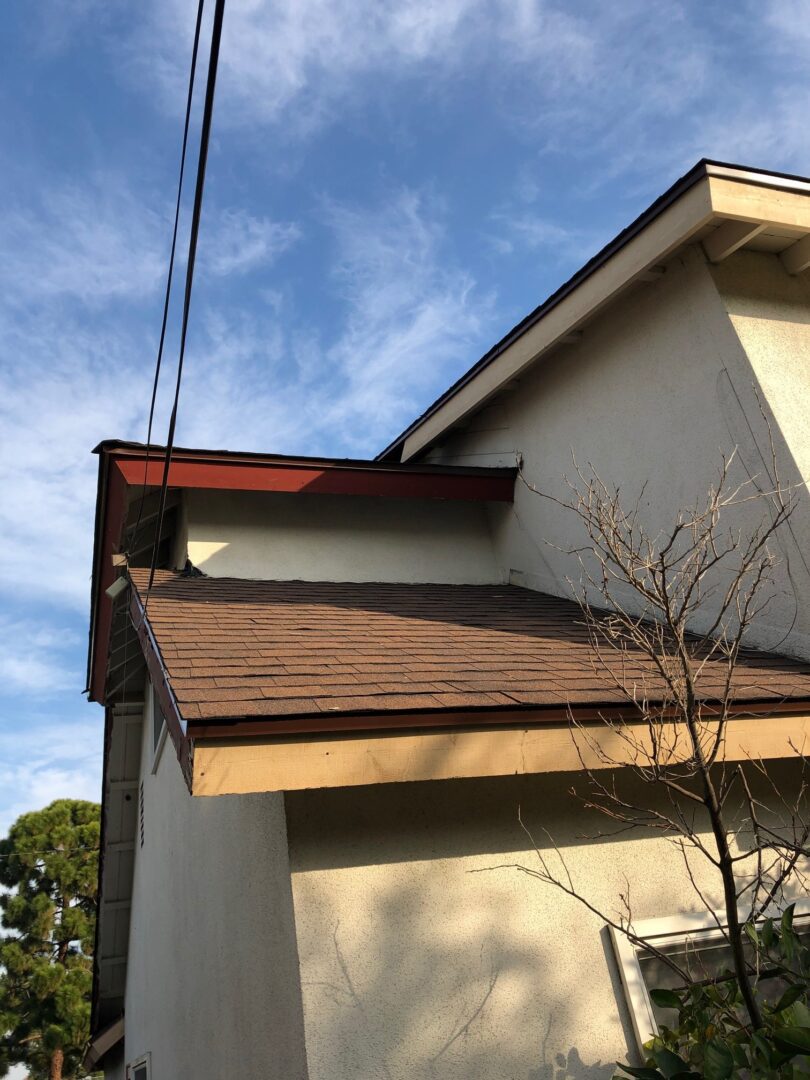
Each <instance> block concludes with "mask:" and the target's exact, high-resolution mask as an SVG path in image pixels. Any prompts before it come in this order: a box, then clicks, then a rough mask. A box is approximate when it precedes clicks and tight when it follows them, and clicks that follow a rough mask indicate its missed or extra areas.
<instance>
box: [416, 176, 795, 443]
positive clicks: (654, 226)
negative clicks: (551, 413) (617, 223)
mask: <svg viewBox="0 0 810 1080" xmlns="http://www.w3.org/2000/svg"><path fill="white" fill-rule="evenodd" d="M746 175H747V174H746ZM751 175H752V176H755V175H756V174H751ZM729 220H732V221H742V222H751V223H752V226H755V227H756V228H752V235H753V234H754V232H758V231H761V229H762V228H774V227H775V228H786V229H790V230H796V231H797V232H803V231H807V232H810V197H808V191H807V183H806V182H805V183H804V184H803V185H800V184H799V182H798V181H797V183H796V190H783V189H774V188H771V187H767V186H765V185H764V184H762V183H760V182H755V181H753V180H752V181H751V182H744V181H742V180H741V179H739V178H737V177H735V178H734V179H729V178H726V177H724V176H715V175H708V176H705V177H704V178H703V179H702V180H700V181H699V182H698V183H696V184H695V185H694V186H692V187H691V188H689V190H688V191H686V192H685V193H684V194H683V195H682V196H681V197H680V198H678V199H677V200H676V201H675V202H674V203H672V204H671V205H670V206H669V207H667V209H666V210H664V211H663V212H662V213H661V214H659V215H658V217H656V218H655V219H654V220H653V221H652V222H650V224H649V225H647V226H646V227H645V228H644V229H643V230H642V231H641V232H640V233H639V234H638V235H637V236H635V237H634V238H633V239H632V240H631V241H629V242H628V243H627V244H625V245H624V247H622V248H621V249H620V250H619V251H617V252H616V253H615V254H614V255H613V256H612V257H611V258H609V259H608V260H607V262H605V263H603V264H602V265H601V266H600V267H598V268H597V269H596V270H594V271H593V273H591V274H590V275H589V276H588V277H587V278H586V279H585V280H584V281H582V282H581V283H580V284H579V286H578V287H577V288H575V289H574V290H573V291H572V292H570V293H569V294H568V295H567V296H566V297H565V298H564V299H563V300H561V301H560V302H559V303H558V304H556V305H555V306H554V307H553V308H552V309H551V310H550V311H549V312H547V313H546V314H545V315H544V316H543V318H541V319H540V320H539V321H538V322H536V323H535V324H534V325H533V326H531V327H529V328H528V329H527V330H526V332H525V333H523V334H522V335H521V336H520V337H519V338H517V339H516V340H515V341H514V342H513V343H512V344H511V345H509V347H508V348H507V349H505V350H504V352H503V353H501V355H500V356H498V357H497V359H495V360H493V362H492V363H491V364H489V365H488V366H487V367H485V368H483V369H482V370H481V371H480V372H479V373H478V374H477V375H475V376H473V378H471V379H470V380H469V381H468V382H467V383H465V384H463V385H462V386H460V387H459V389H458V391H457V392H456V393H455V394H454V395H453V397H451V398H449V399H448V400H447V401H446V402H444V404H442V405H441V406H439V408H437V409H436V411H435V412H433V413H431V414H430V415H428V416H427V417H426V418H425V420H424V421H423V423H422V424H420V425H419V427H417V428H415V429H414V430H413V431H412V432H411V433H410V435H408V436H407V438H406V439H405V441H404V443H403V448H402V461H403V462H404V461H409V460H411V459H413V458H414V457H416V455H417V454H419V453H420V452H422V451H424V450H425V449H426V448H427V447H428V446H429V445H430V444H431V443H433V442H435V441H436V440H437V439H439V438H440V437H441V436H442V435H443V434H444V433H445V432H446V431H447V430H448V428H450V427H452V426H453V425H454V424H456V423H457V422H458V421H460V420H462V419H463V418H464V417H465V416H467V415H469V414H470V413H471V412H473V411H474V410H475V409H477V408H479V407H480V406H481V404H482V403H483V402H485V401H486V400H487V398H489V397H491V396H492V395H493V394H495V393H497V391H498V390H500V389H501V388H502V387H503V386H504V385H505V384H506V383H508V382H510V381H511V380H512V379H514V378H515V377H516V376H518V375H519V374H520V373H521V372H522V371H524V370H525V369H526V368H528V367H529V366H530V365H531V364H533V363H534V362H535V361H536V360H538V359H539V358H540V357H541V356H543V355H544V354H545V353H547V352H549V351H550V350H551V349H553V348H555V347H557V346H558V345H561V344H562V343H563V342H564V339H565V338H566V337H567V336H570V335H571V334H572V333H574V332H575V331H577V330H578V329H580V328H581V327H582V326H583V325H584V323H585V322H587V320H588V319H590V318H592V317H593V316H594V315H595V314H597V313H598V312H599V311H601V310H602V309H603V308H605V307H606V306H607V305H608V304H610V303H611V302H612V301H613V300H614V299H616V298H617V297H618V296H619V295H620V294H621V293H622V292H623V291H624V290H625V289H627V288H628V287H629V286H630V285H632V284H634V283H635V282H637V281H640V280H644V279H645V277H646V276H648V275H649V274H650V272H651V271H652V270H653V269H654V268H655V267H657V266H660V264H661V263H664V262H666V260H667V259H669V258H671V256H672V255H674V254H675V253H676V252H677V251H678V250H679V249H680V248H682V247H684V246H685V245H686V244H689V243H690V242H693V241H694V239H695V237H697V236H698V234H699V233H701V232H702V231H703V230H704V229H705V228H706V226H708V225H711V224H712V223H714V222H717V223H720V222H725V221H729Z"/></svg>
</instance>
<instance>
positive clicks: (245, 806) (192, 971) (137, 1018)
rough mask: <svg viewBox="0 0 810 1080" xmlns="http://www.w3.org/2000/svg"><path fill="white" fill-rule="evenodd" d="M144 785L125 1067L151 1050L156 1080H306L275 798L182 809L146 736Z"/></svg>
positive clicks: (280, 812)
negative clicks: (153, 759)
mask: <svg viewBox="0 0 810 1080" xmlns="http://www.w3.org/2000/svg"><path fill="white" fill-rule="evenodd" d="M142 779H143V781H144V793H145V805H144V815H145V816H144V844H143V847H137V849H136V860H135V880H134V887H133V896H132V919H131V926H130V941H129V964H128V969H127V989H126V1005H125V1008H126V1036H125V1050H126V1060H127V1061H132V1060H133V1059H135V1058H137V1057H138V1056H139V1055H141V1054H143V1053H145V1052H147V1051H148V1052H150V1053H151V1055H152V1080H183V1078H186V1077H187V1078H189V1080H191V1078H194V1080H230V1078H233V1080H236V1078H237V1077H238V1078H239V1080H242V1078H244V1080H253V1078H255V1080H259V1078H261V1080H273V1078H277V1080H303V1078H305V1077H306V1075H307V1074H306V1064H305V1054H304V1043H303V1027H302V1016H301V1001H300V991H299V984H298V966H297V957H296V953H295V929H294V924H293V914H292V897H291V892H290V879H289V867H288V861H287V843H286V830H285V820H284V807H283V797H282V796H281V795H276V794H267V795H249V796H238V797H230V796H222V797H220V798H217V799H192V798H191V796H190V795H189V794H188V791H187V789H186V787H185V785H184V783H183V780H182V777H181V773H180V768H179V766H178V763H177V761H176V760H175V758H174V755H173V751H172V747H171V745H170V744H168V743H167V744H166V746H165V747H164V752H163V754H162V756H161V758H160V762H159V766H158V769H157V773H156V774H155V775H154V776H153V775H152V772H151V739H150V733H149V732H147V735H146V738H145V740H144V751H143V767H142ZM136 844H137V841H136ZM113 1075H114V1074H113Z"/></svg>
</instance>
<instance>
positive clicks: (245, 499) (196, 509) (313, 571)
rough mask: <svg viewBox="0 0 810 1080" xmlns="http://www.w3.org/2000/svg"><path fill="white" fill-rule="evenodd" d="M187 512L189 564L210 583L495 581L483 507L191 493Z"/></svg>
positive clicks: (354, 498)
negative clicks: (229, 580) (216, 580)
mask: <svg viewBox="0 0 810 1080" xmlns="http://www.w3.org/2000/svg"><path fill="white" fill-rule="evenodd" d="M185 512H186V515H187V529H188V553H189V558H190V559H191V561H192V562H193V563H194V565H195V566H199V567H200V568H201V569H203V570H204V571H205V572H206V573H207V574H211V575H213V576H214V577H241V578H264V579H269V580H287V581H289V580H301V581H400V582H421V581H436V582H446V583H451V584H452V583H460V584H461V583H463V584H469V585H485V584H497V583H499V582H500V580H501V578H500V576H499V570H498V568H497V566H496V563H495V558H494V553H493V548H492V540H491V536H490V530H489V523H488V520H487V516H486V512H485V509H484V506H483V504H482V503H465V502H450V501H445V500H440V499H434V500H417V499H385V498H370V497H360V496H335V495H285V494H269V495H268V494H265V495H258V494H246V493H243V492H234V493H212V492H197V491H190V492H188V493H187V498H186V511H185Z"/></svg>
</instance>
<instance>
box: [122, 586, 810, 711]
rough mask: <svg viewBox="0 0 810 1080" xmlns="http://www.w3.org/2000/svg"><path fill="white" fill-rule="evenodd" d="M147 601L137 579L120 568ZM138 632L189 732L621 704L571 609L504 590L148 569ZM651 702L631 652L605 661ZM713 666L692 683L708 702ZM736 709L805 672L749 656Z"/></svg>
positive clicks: (643, 663)
mask: <svg viewBox="0 0 810 1080" xmlns="http://www.w3.org/2000/svg"><path fill="white" fill-rule="evenodd" d="M130 576H131V577H132V580H133V583H134V585H135V587H136V588H137V589H138V592H139V595H140V596H141V597H143V596H144V594H145V592H146V584H147V581H148V571H147V570H138V569H132V570H130ZM148 620H149V623H150V625H151V627H152V630H153V633H154V635H155V639H156V641H157V644H158V647H159V649H160V652H161V654H162V656H163V661H164V663H165V666H166V669H167V672H168V674H169V678H170V681H171V686H172V689H173V692H174V694H175V697H176V699H177V703H178V706H179V710H180V713H181V715H182V717H183V718H184V719H186V720H188V721H195V720H198V721H200V720H220V719H233V718H246V717H263V718H267V719H272V718H273V717H277V718H279V719H281V718H288V717H298V716H313V715H317V714H324V713H325V714H333V715H335V716H339V715H342V714H357V713H369V712H373V713H377V712H379V713H389V712H392V711H398V710H417V711H420V712H421V711H433V710H447V709H450V710H454V709H456V710H457V709H465V710H469V709H479V708H481V709H487V710H492V709H504V708H508V709H519V708H524V707H547V706H556V707H558V708H559V707H561V706H566V705H569V704H570V705H573V706H582V705H584V706H603V705H610V704H612V705H622V704H627V703H628V702H629V699H628V696H627V694H626V693H624V692H623V691H622V690H621V689H619V688H617V686H616V683H615V680H614V678H612V677H611V675H610V673H609V672H607V671H606V670H605V668H604V665H603V664H602V663H600V661H599V660H598V659H597V657H596V653H595V651H594V649H593V646H592V644H591V642H590V640H589V636H588V631H587V629H586V627H585V626H584V625H583V624H582V615H581V613H580V610H579V608H578V607H577V606H576V605H575V604H573V603H571V602H570V601H567V600H562V599H559V598H557V597H553V596H548V595H546V594H543V593H537V592H533V591H530V590H528V589H522V588H518V587H517V586H511V585H483V586H481V585H396V584H385V583H365V582H364V583H354V582H346V583H335V582H302V581H246V580H240V579H235V578H208V577H199V578H194V577H184V576H182V575H180V574H176V573H172V572H169V571H158V573H157V575H156V579H155V584H154V587H153V589H152V593H151V595H150V598H149V605H148ZM609 657H610V661H611V663H612V664H614V665H615V670H616V671H618V665H619V664H620V663H621V665H622V667H621V672H622V679H623V681H624V683H625V685H626V684H627V682H628V680H630V681H632V680H635V679H637V680H638V683H639V685H642V684H643V685H644V686H645V687H646V688H647V690H648V691H649V692H651V694H652V696H654V692H655V688H656V686H657V685H658V684H657V682H656V679H655V677H654V675H653V673H652V670H651V666H650V664H649V662H648V661H647V660H646V659H645V658H644V657H643V656H642V655H641V654H640V653H639V654H633V653H632V652H629V653H626V654H624V655H623V657H622V658H621V659H620V657H619V655H618V654H615V655H613V654H609ZM721 678H722V669H721V665H720V664H717V663H714V662H713V663H712V664H710V666H709V669H708V670H707V673H706V675H705V676H704V677H703V678H702V680H701V686H702V689H703V693H704V694H705V696H706V697H707V698H710V697H711V696H712V694H713V693H716V692H717V691H718V690H719V687H720V685H721V682H720V680H721ZM734 686H735V696H736V698H737V700H738V701H740V702H746V703H748V702H774V703H776V702H778V701H780V700H782V699H785V698H794V699H796V698H799V699H802V698H807V699H810V663H803V662H801V661H798V660H793V659H790V658H786V657H781V656H776V655H772V654H767V653H755V652H747V653H746V654H745V655H744V656H743V657H742V659H741V662H740V664H739V666H738V669H737V672H736V677H735V683H734Z"/></svg>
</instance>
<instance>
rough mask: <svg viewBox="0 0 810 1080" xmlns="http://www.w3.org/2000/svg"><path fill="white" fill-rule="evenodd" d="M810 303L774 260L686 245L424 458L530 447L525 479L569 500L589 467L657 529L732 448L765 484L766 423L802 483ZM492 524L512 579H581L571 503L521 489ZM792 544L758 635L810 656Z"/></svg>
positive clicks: (800, 568) (806, 461)
mask: <svg viewBox="0 0 810 1080" xmlns="http://www.w3.org/2000/svg"><path fill="white" fill-rule="evenodd" d="M738 259H739V263H738V262H737V260H738ZM809 311H810V309H809V308H808V302H807V284H806V283H805V282H800V283H797V282H796V281H795V280H794V279H791V278H790V277H789V276H788V275H787V274H786V273H785V272H784V270H782V269H781V266H780V265H779V262H778V260H777V259H776V257H775V256H768V255H750V254H749V253H741V254H740V255H739V256H736V255H735V256H732V257H731V258H729V260H728V261H727V263H723V264H721V265H720V266H719V267H716V268H712V267H710V266H709V264H708V263H707V262H706V259H705V256H704V255H703V252H702V249H700V248H699V247H691V248H687V249H685V250H684V252H683V253H682V254H680V255H679V256H678V257H677V258H675V259H673V260H671V261H670V262H669V263H668V264H667V268H666V273H665V274H663V275H662V276H661V277H660V278H659V279H657V280H656V281H655V282H654V283H651V284H646V285H643V286H640V287H638V288H637V289H636V290H635V291H634V292H632V293H631V294H629V295H628V296H626V297H625V298H623V299H622V300H621V301H619V302H618V303H617V304H615V305H614V306H612V307H611V308H610V309H609V310H607V311H606V312H604V313H603V314H602V315H600V316H598V317H596V318H595V319H594V320H593V321H592V322H591V323H589V324H588V326H587V327H586V328H585V331H584V334H583V336H582V339H581V340H580V341H578V342H577V343H575V344H573V345H570V346H566V347H564V348H561V349H559V350H557V352H556V353H554V354H552V355H551V356H549V357H548V358H544V359H543V360H542V361H541V362H540V363H538V364H537V365H536V366H535V368H534V370H532V371H531V372H529V373H527V374H526V375H525V376H524V377H522V378H521V379H520V381H519V383H518V385H517V386H516V387H514V388H513V389H512V390H511V391H508V392H506V393H505V394H503V395H501V396H500V397H499V398H497V399H496V400H495V401H493V402H492V403H491V404H489V405H488V406H487V407H485V408H483V409H482V410H481V411H480V412H479V413H478V414H477V415H475V416H473V417H472V418H471V419H470V420H469V421H468V424H467V426H466V427H465V428H462V429H461V430H458V431H456V432H451V433H449V435H448V436H447V438H446V439H445V441H444V442H443V444H442V445H439V446H437V447H435V448H434V449H433V450H432V451H431V453H430V455H429V457H430V460H433V461H440V462H444V463H448V464H463V465H509V464H514V462H515V459H516V455H518V454H520V455H522V458H523V468H524V474H525V476H526V478H527V480H529V481H530V482H531V483H532V484H534V485H535V486H537V487H538V488H540V490H541V491H542V492H545V493H547V494H549V495H551V496H553V497H555V498H557V499H561V500H563V501H568V500H570V497H571V493H570V490H569V489H568V487H567V485H566V479H568V480H569V481H572V482H577V483H579V481H578V480H577V476H576V470H575V467H574V465H573V462H572V459H573V458H575V459H576V461H577V462H578V463H579V465H580V466H581V467H582V468H583V470H584V471H585V472H587V471H588V469H589V467H590V466H591V465H593V466H594V467H595V469H596V470H597V472H598V473H599V475H600V476H601V477H602V479H603V480H605V481H606V482H607V483H609V484H620V485H621V488H622V491H623V492H624V499H625V502H626V504H630V503H631V502H634V501H635V499H636V498H637V497H638V496H639V495H640V494H641V501H640V511H641V514H642V518H643V520H644V521H645V522H646V524H647V525H648V527H649V528H650V530H651V532H652V533H653V534H655V533H656V532H657V531H658V529H660V528H661V527H665V526H670V527H671V524H672V522H673V521H674V519H675V515H676V514H677V512H678V511H679V510H680V509H681V508H683V507H685V506H689V505H690V504H694V502H695V500H696V499H698V498H700V497H701V496H705V493H706V491H707V490H708V487H709V485H710V484H711V483H712V481H713V480H715V479H716V476H717V470H718V467H719V465H720V461H721V455H722V454H723V453H725V454H730V453H731V452H732V451H733V450H734V449H735V448H736V449H737V454H738V459H737V464H736V471H735V474H734V477H735V479H736V480H738V481H739V480H743V479H745V477H746V476H747V475H748V474H752V475H759V476H760V477H761V478H762V479H763V482H764V483H765V485H766V486H767V485H768V479H767V474H766V472H765V470H764V464H765V463H768V462H769V461H770V446H769V438H768V424H770V428H771V431H772V433H773V437H774V443H775V448H776V451H777V454H778V457H779V461H780V464H781V468H782V474H783V480H785V481H787V482H789V483H794V482H795V481H796V480H797V479H798V478H799V474H800V473H801V472H802V470H804V471H805V472H807V471H808V467H809V466H810V440H809V439H808V423H809V422H808V419H807V417H808V412H810V410H808V409H807V405H806V403H807V390H808V359H807V356H808V353H807V345H808V343H809V342H810V327H808V325H807V320H808V317H809ZM755 387H756V388H757V389H758V392H759V394H760V398H761V400H762V402H763V405H764V409H765V414H766V416H767V418H768V423H766V421H765V420H764V419H763V416H762V415H761V410H760V407H759V403H758V400H757V393H756V392H755ZM642 493H643V494H642ZM799 501H800V503H801V504H802V505H801V506H800V507H799V510H798V511H797V513H796V515H795V518H794V522H795V531H796V534H797V537H798V541H799V546H800V545H801V543H802V540H803V539H805V540H806V539H807V538H808V536H810V533H808V532H807V527H806V525H805V521H806V520H807V514H808V499H807V494H806V492H801V493H800V495H799ZM761 516H762V507H761V504H756V503H754V504H750V505H749V506H748V507H747V508H746V509H745V510H743V511H740V512H739V514H738V515H737V517H736V518H734V519H733V523H734V524H735V525H736V526H740V527H742V528H743V529H745V528H747V527H748V526H749V525H751V524H752V523H753V519H754V517H756V521H757V523H758V522H759V521H760V520H761ZM491 517H492V523H493V537H494V542H495V550H496V558H497V559H498V561H499V562H500V565H501V568H502V570H503V572H504V573H505V574H506V575H508V576H509V578H510V580H512V581H514V582H516V583H517V584H525V585H528V586H530V587H532V588H538V589H542V590H545V591H548V592H552V593H560V592H563V593H565V592H566V591H567V586H566V584H565V583H566V578H567V577H569V576H570V577H572V578H573V579H574V580H577V579H579V577H580V573H581V572H580V568H579V565H578V562H577V560H576V559H575V558H574V557H572V556H568V555H566V554H564V551H565V549H567V548H570V547H571V546H578V545H580V544H581V543H582V542H583V538H584V537H583V533H582V532H581V531H580V529H581V526H580V525H579V523H578V521H577V520H576V518H575V517H574V515H573V514H572V513H571V512H570V511H567V510H566V509H564V508H563V507H561V506H560V505H559V504H558V503H555V502H553V501H552V500H550V499H543V498H541V497H538V496H537V495H536V494H533V493H532V492H531V491H529V490H528V488H527V487H526V486H525V485H523V484H521V483H520V482H518V484H517V486H516V497H515V504H514V507H508V506H505V507H493V508H492V509H491ZM727 520H728V522H729V523H732V518H731V517H730V516H729V517H728V518H727ZM784 544H785V545H787V547H788V548H790V549H791V552H790V555H791V557H790V570H791V573H790V575H788V574H787V572H786V567H785V566H783V567H782V568H781V569H780V570H779V571H778V584H777V587H776V589H775V597H774V602H773V603H772V605H771V606H770V608H769V609H768V611H767V612H766V613H765V615H764V616H763V617H762V618H760V620H759V621H758V625H757V628H756V632H755V633H754V634H753V635H752V637H751V639H750V643H751V644H756V645H759V646H761V647H765V648H774V647H775V646H776V645H777V644H779V645H780V647H782V648H785V647H786V648H788V650H790V651H794V652H798V653H801V654H802V655H808V654H810V576H808V573H807V569H806V567H805V566H804V561H803V559H802V558H801V556H800V553H799V546H797V543H796V541H795V540H794V539H793V538H791V537H790V536H787V535H786V536H785V539H784ZM560 549H563V550H560ZM786 553H787V552H786V551H784V550H783V552H782V554H783V555H785V554H786ZM797 597H798V602H797ZM629 602H631V603H632V598H629ZM790 627H792V630H793V632H792V634H791V636H790V638H789V639H788V640H787V641H784V640H783V639H784V635H785V632H786V631H787V630H788V629H789V628H790Z"/></svg>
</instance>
